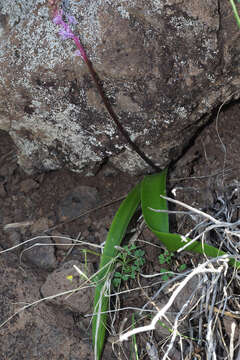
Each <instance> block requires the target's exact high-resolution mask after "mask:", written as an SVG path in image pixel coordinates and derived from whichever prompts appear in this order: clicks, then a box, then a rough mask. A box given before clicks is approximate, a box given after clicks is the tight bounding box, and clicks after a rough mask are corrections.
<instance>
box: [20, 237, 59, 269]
mask: <svg viewBox="0 0 240 360" xmlns="http://www.w3.org/2000/svg"><path fill="white" fill-rule="evenodd" d="M22 254H23V255H22V258H23V260H25V261H29V262H30V263H31V264H33V265H35V266H37V267H39V268H41V269H44V270H52V269H54V268H55V267H56V265H57V259H56V257H55V252H54V246H53V242H52V241H51V238H50V237H49V238H47V239H45V238H40V237H39V238H38V239H36V240H34V241H32V242H30V243H28V244H27V245H26V246H25V249H24V252H23V253H22Z"/></svg>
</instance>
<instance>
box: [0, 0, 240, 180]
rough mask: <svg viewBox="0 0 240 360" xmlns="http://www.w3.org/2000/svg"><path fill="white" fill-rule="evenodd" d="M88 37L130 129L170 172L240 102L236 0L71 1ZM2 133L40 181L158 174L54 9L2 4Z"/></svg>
mask: <svg viewBox="0 0 240 360" xmlns="http://www.w3.org/2000/svg"><path fill="white" fill-rule="evenodd" d="M69 4H70V6H71V11H72V14H73V15H74V16H75V17H76V19H77V20H78V25H77V27H76V32H77V33H78V34H79V35H80V38H81V40H82V43H83V44H84V47H85V49H86V51H87V54H88V55H89V58H90V59H91V60H92V62H93V64H94V66H95V69H96V70H97V72H98V74H99V76H100V78H101V79H102V80H103V85H104V89H105V92H106V94H107V95H108V97H109V99H110V100H111V102H112V104H113V106H114V109H115V111H116V112H117V114H118V115H119V118H120V121H121V122H122V124H123V125H124V127H125V128H126V129H127V131H128V132H129V134H130V136H131V138H132V139H133V140H134V141H136V142H137V144H138V145H139V147H140V148H141V149H142V150H143V151H144V152H145V153H146V154H147V155H148V156H149V157H151V158H152V159H153V160H154V161H155V162H156V163H158V164H159V165H160V166H161V167H163V166H165V165H167V164H168V163H169V162H170V161H171V160H173V159H176V158H177V157H178V156H179V155H180V154H181V152H182V149H183V148H184V147H185V146H186V145H187V144H188V142H189V139H190V138H191V137H192V136H193V135H194V134H195V133H196V132H197V130H198V129H199V128H200V127H201V126H202V125H204V124H205V123H206V122H207V120H208V118H209V116H210V115H211V112H212V111H213V109H216V107H218V106H219V105H220V104H221V103H222V102H223V101H225V100H226V99H228V100H229V101H230V100H231V99H233V98H235V99H236V98H238V97H239V90H238V89H239V83H240V77H239V73H240V69H239V43H240V42H239V34H240V32H239V30H238V28H237V26H236V24H235V19H234V17H233V15H232V9H231V6H230V3H229V2H228V1H226V2H222V1H218V0H204V1H199V0H181V1H180V0H158V1H156V0H118V1H116V0H101V1H96V0H82V1H76V0H75V1H73V0H70V1H69ZM0 9H1V15H0V23H1V27H0V79H1V81H0V129H3V130H6V131H8V132H9V134H10V135H11V137H12V139H13V140H14V142H15V144H16V146H17V150H18V158H19V164H20V165H21V166H22V167H23V169H24V170H25V171H27V172H28V173H32V172H34V171H44V170H49V169H57V168H61V167H64V166H65V167H68V168H69V169H71V170H74V171H77V172H84V173H85V174H91V173H93V172H94V171H95V170H96V169H97V168H98V167H99V165H101V163H102V162H103V161H105V160H106V159H109V161H111V162H112V163H113V164H114V165H115V166H116V167H118V168H119V169H121V170H128V171H131V172H133V173H139V172H143V171H146V170H147V169H148V168H149V167H148V166H147V165H146V164H145V163H144V162H143V161H142V160H141V159H140V158H139V156H138V155H136V154H135V153H134V152H133V151H132V150H131V148H130V147H129V145H128V144H126V142H125V140H124V139H123V137H122V136H121V134H120V133H119V131H118V130H117V128H116V126H115V124H113V122H112V120H111V119H110V118H109V116H108V114H107V112H106V110H105V109H104V107H103V104H102V102H101V99H100V97H99V96H98V93H97V91H96V89H95V87H94V84H93V82H92V80H91V77H90V75H89V73H88V71H87V67H86V65H85V64H84V63H83V62H82V60H81V59H80V58H79V57H76V56H74V50H75V48H74V43H73V42H72V41H71V40H65V41H62V40H61V39H60V38H59V36H58V34H57V32H58V30H57V28H56V26H54V25H53V24H52V22H51V21H50V18H49V11H48V8H47V5H46V1H44V0H0Z"/></svg>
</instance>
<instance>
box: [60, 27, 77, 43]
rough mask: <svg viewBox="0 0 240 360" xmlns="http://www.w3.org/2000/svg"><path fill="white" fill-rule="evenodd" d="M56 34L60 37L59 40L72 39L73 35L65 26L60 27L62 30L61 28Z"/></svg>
mask: <svg viewBox="0 0 240 360" xmlns="http://www.w3.org/2000/svg"><path fill="white" fill-rule="evenodd" d="M58 34H59V35H60V36H61V38H62V39H63V40H66V39H73V38H74V34H73V32H72V30H71V29H70V27H69V26H68V25H67V24H64V26H62V28H61V30H59V33H58Z"/></svg>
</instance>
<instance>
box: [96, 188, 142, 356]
mask: <svg viewBox="0 0 240 360" xmlns="http://www.w3.org/2000/svg"><path fill="white" fill-rule="evenodd" d="M139 203H140V184H138V185H137V186H135V187H134V189H133V190H132V191H131V192H130V193H129V194H128V196H127V197H126V199H125V200H124V201H123V202H122V204H121V205H120V207H119V209H118V211H117V213H116V215H115V217H114V219H113V222H112V225H111V227H110V229H109V232H108V236H107V239H106V243H105V246H104V251H103V254H102V256H101V260H100V266H99V270H100V272H99V273H98V275H97V276H96V277H95V278H94V281H95V282H96V284H97V285H96V288H95V296H94V313H95V314H96V315H94V316H93V322H92V335H93V343H94V349H95V359H97V360H100V359H101V354H102V350H103V345H104V340H105V333H106V320H107V313H106V311H107V310H108V307H109V298H108V297H106V296H104V286H105V279H106V277H107V275H108V274H109V273H110V272H111V271H112V269H113V260H114V259H115V258H116V256H117V254H118V250H117V249H115V246H116V245H118V246H119V245H121V242H122V240H123V238H124V235H125V233H126V230H127V227H128V224H129V222H130V220H131V218H132V216H133V215H134V213H135V211H136V209H137V207H138V205H139ZM108 264H109V265H108Z"/></svg>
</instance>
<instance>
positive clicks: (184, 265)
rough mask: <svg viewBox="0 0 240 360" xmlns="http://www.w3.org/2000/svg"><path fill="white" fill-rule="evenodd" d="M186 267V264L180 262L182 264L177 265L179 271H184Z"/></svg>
mask: <svg viewBox="0 0 240 360" xmlns="http://www.w3.org/2000/svg"><path fill="white" fill-rule="evenodd" d="M186 268H187V265H186V264H182V265H180V266H179V269H178V270H179V271H184V270H186Z"/></svg>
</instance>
